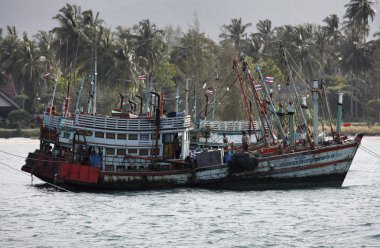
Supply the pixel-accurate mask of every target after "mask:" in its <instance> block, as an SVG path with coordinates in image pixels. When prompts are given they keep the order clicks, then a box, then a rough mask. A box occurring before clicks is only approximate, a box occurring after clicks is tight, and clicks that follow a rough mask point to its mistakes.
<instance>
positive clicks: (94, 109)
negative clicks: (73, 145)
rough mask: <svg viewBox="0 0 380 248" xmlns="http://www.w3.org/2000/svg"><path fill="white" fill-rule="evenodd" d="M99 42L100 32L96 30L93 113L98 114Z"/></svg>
mask: <svg viewBox="0 0 380 248" xmlns="http://www.w3.org/2000/svg"><path fill="white" fill-rule="evenodd" d="M97 42H98V32H96V41H95V62H94V102H93V105H94V106H93V108H92V114H94V115H95V114H96V91H97V81H96V78H97V75H98V71H97V63H98V52H97V47H96V43H97Z"/></svg>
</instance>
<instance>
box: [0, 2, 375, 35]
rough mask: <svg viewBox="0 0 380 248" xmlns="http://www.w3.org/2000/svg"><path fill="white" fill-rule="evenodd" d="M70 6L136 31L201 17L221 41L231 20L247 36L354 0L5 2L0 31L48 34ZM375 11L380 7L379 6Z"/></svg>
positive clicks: (340, 11) (311, 19)
mask: <svg viewBox="0 0 380 248" xmlns="http://www.w3.org/2000/svg"><path fill="white" fill-rule="evenodd" d="M66 2H68V3H70V4H76V5H79V6H81V8H82V11H84V10H87V9H91V10H92V11H93V12H99V13H100V17H101V18H102V19H103V20H104V21H105V23H106V26H108V27H110V28H111V29H112V30H114V29H115V27H117V26H127V27H132V26H133V25H134V24H137V23H138V22H139V21H141V20H143V19H149V20H150V21H151V22H152V23H155V24H156V25H157V26H158V27H160V28H163V27H165V26H167V25H172V26H174V27H176V26H181V27H182V30H183V31H186V30H187V29H188V27H189V26H190V25H192V24H193V23H194V16H195V15H196V16H197V17H198V20H199V23H200V28H201V31H202V32H204V33H205V34H206V35H207V36H209V37H210V38H212V39H214V40H215V41H217V40H218V36H219V34H220V33H221V31H220V30H221V27H222V26H223V25H224V24H229V23H230V22H231V21H230V20H231V19H232V18H240V17H241V18H242V21H243V23H248V22H250V23H252V24H253V26H252V27H251V28H250V29H248V32H249V33H251V32H256V28H255V25H256V23H257V22H258V21H259V20H263V19H270V20H271V21H272V25H273V27H276V26H280V25H284V24H291V25H296V24H303V23H316V24H322V23H323V22H322V20H323V19H324V18H325V17H326V16H328V15H330V14H337V15H338V16H339V17H340V19H341V20H342V19H343V15H344V13H345V7H344V5H345V4H347V3H349V0H74V1H73V0H0V27H1V28H3V35H5V33H6V32H4V31H5V27H6V26H7V25H15V26H16V29H17V30H18V32H19V34H20V35H21V34H22V32H23V31H26V32H28V34H30V35H33V34H35V33H36V32H37V31H38V30H45V31H48V30H50V29H52V28H53V27H55V26H57V25H58V24H57V22H56V21H55V20H53V19H52V17H53V16H55V15H56V14H57V13H58V11H59V9H60V8H62V7H63V6H64V5H65V4H66ZM375 9H377V10H378V9H380V4H379V3H378V2H377V3H376V5H375ZM379 31H380V13H377V15H376V17H375V19H374V21H373V23H372V24H371V34H373V33H375V32H379Z"/></svg>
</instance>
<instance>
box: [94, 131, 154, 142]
mask: <svg viewBox="0 0 380 248" xmlns="http://www.w3.org/2000/svg"><path fill="white" fill-rule="evenodd" d="M95 137H96V138H103V139H104V133H102V132H95ZM105 137H106V139H119V140H126V139H127V134H125V133H118V134H115V133H105ZM149 137H150V138H151V139H152V140H154V139H156V134H152V135H150V134H140V139H138V134H134V133H133V134H132V133H130V134H128V140H146V141H148V140H150V139H149ZM158 139H160V134H158Z"/></svg>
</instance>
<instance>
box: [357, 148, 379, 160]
mask: <svg viewBox="0 0 380 248" xmlns="http://www.w3.org/2000/svg"><path fill="white" fill-rule="evenodd" d="M360 148H361V149H362V150H363V151H365V152H366V153H368V154H370V155H372V156H374V157H375V158H377V159H380V155H379V154H377V153H376V152H374V151H371V150H370V149H368V148H366V147H364V146H363V145H361V146H360Z"/></svg>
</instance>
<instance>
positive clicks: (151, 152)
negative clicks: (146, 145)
mask: <svg viewBox="0 0 380 248" xmlns="http://www.w3.org/2000/svg"><path fill="white" fill-rule="evenodd" d="M150 154H151V155H158V149H152V150H150Z"/></svg>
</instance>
